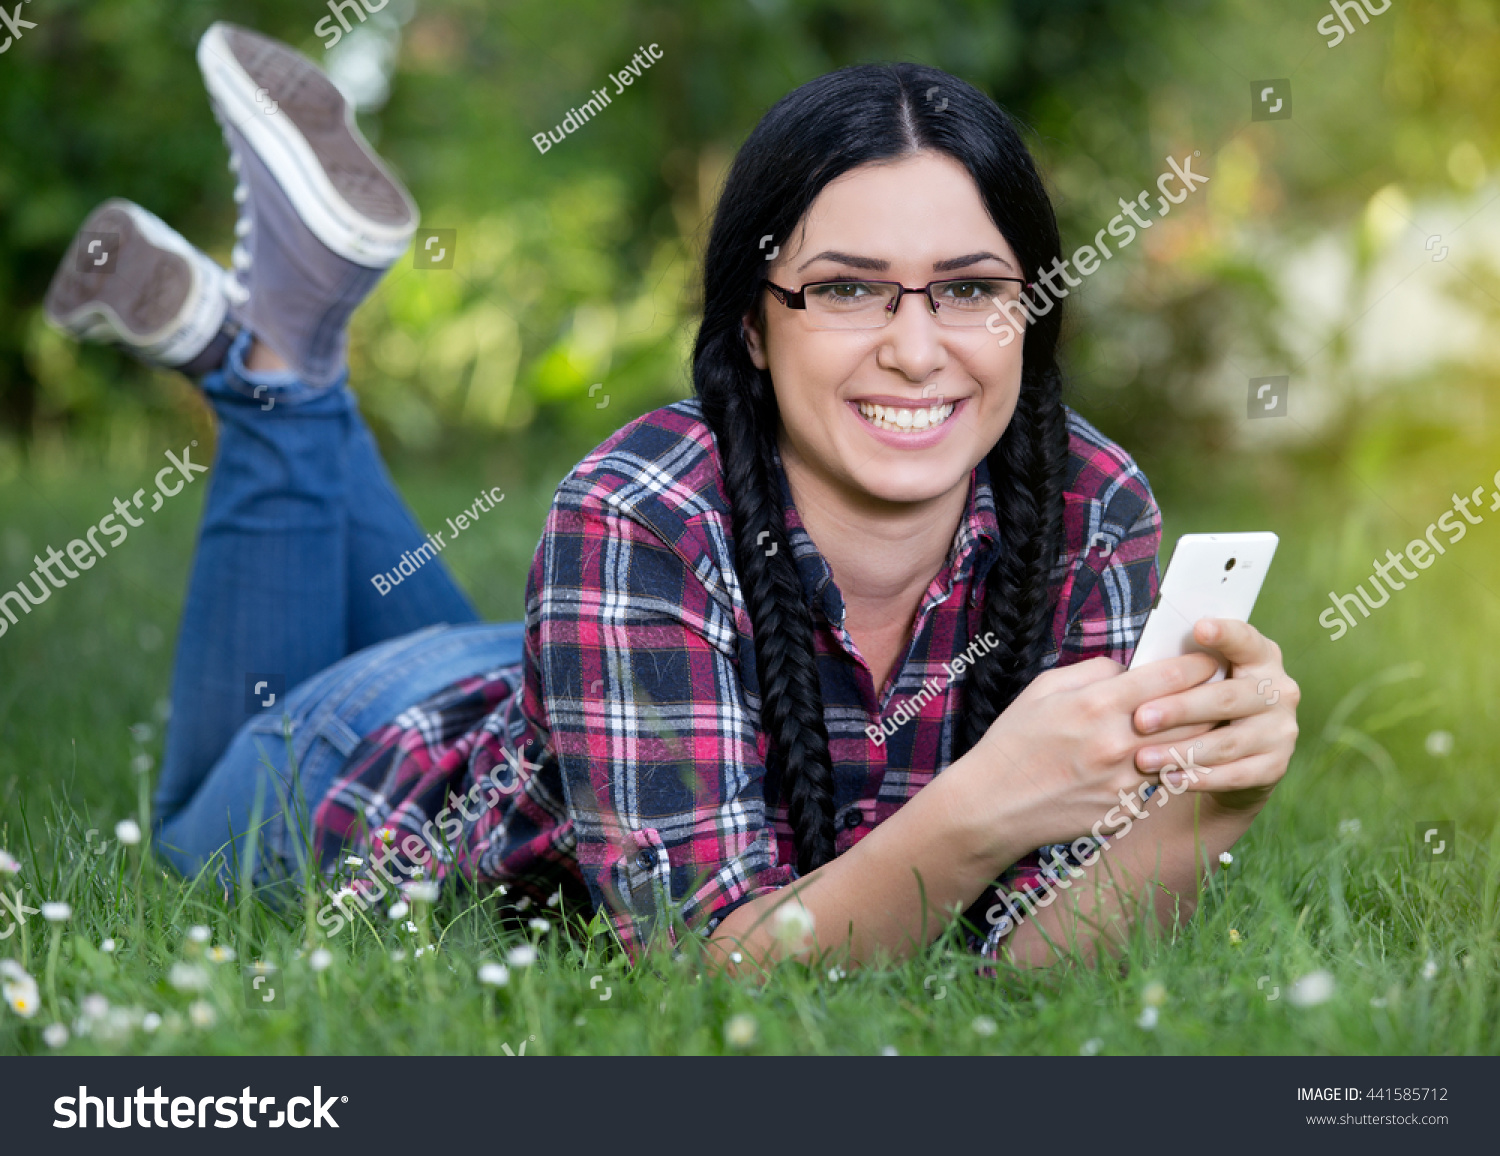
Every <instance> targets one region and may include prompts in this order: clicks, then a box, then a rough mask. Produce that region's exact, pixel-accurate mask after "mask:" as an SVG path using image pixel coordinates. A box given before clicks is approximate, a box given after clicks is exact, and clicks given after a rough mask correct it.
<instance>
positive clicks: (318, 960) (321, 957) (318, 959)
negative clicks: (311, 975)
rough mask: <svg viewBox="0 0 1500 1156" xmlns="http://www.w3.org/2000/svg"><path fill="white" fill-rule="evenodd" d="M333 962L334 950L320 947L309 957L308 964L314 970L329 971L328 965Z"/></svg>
mask: <svg viewBox="0 0 1500 1156" xmlns="http://www.w3.org/2000/svg"><path fill="white" fill-rule="evenodd" d="M332 962H333V952H331V951H329V950H328V949H327V948H326V947H320V948H318V949H317V950H316V951H315V952H313V953H312V954H311V955H309V956H308V957H307V966H308V967H310V968H312V969H313V970H314V971H327V970H328V965H329V964H331V963H332Z"/></svg>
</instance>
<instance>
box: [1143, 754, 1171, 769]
mask: <svg viewBox="0 0 1500 1156" xmlns="http://www.w3.org/2000/svg"><path fill="white" fill-rule="evenodd" d="M1166 761H1167V755H1166V752H1165V751H1157V750H1148V751H1142V752H1141V754H1140V758H1139V760H1138V762H1137V765H1138V766H1140V767H1141V769H1142V770H1147V771H1154V770H1155V769H1156V768H1157V767H1159V766H1161V765H1162V763H1164V762H1166Z"/></svg>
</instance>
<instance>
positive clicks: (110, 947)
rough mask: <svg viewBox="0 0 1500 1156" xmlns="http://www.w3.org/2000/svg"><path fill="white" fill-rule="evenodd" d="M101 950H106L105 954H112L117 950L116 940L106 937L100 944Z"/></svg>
mask: <svg viewBox="0 0 1500 1156" xmlns="http://www.w3.org/2000/svg"><path fill="white" fill-rule="evenodd" d="M99 950H100V951H102V952H104V954H105V955H112V954H113V953H114V950H115V941H114V940H113V939H106V940H105V941H104V942H103V943H101V944H100V945H99Z"/></svg>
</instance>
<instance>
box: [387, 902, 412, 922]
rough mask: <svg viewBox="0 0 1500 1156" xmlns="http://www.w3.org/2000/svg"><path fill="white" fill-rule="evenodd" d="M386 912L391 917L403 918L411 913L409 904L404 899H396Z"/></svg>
mask: <svg viewBox="0 0 1500 1156" xmlns="http://www.w3.org/2000/svg"><path fill="white" fill-rule="evenodd" d="M386 914H387V915H389V916H390V917H391V918H392V919H405V918H406V917H407V916H408V915H410V914H411V905H410V904H409V903H407V902H406V900H404V899H398V900H396V902H394V903H392V904H391V909H390V910H389V911H387V912H386Z"/></svg>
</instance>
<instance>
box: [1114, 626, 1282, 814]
mask: <svg viewBox="0 0 1500 1156" xmlns="http://www.w3.org/2000/svg"><path fill="white" fill-rule="evenodd" d="M1193 637H1194V638H1195V639H1197V641H1198V643H1199V644H1200V645H1202V646H1206V647H1209V648H1211V649H1213V650H1215V651H1217V652H1218V653H1219V654H1222V655H1223V656H1224V657H1225V658H1226V659H1227V660H1228V661H1229V663H1230V676H1229V677H1228V678H1226V679H1224V680H1222V681H1220V682H1212V683H1204V684H1202V685H1200V686H1195V687H1193V688H1191V689H1188V690H1183V691H1180V692H1176V693H1172V694H1169V695H1167V696H1164V697H1161V698H1153V699H1151V700H1150V701H1148V702H1145V703H1143V704H1142V705H1141V706H1140V707H1138V708H1137V709H1136V711H1135V729H1136V730H1137V731H1139V732H1140V733H1141V734H1142V735H1148V736H1150V738H1151V742H1150V743H1149V744H1147V745H1145V746H1142V747H1141V748H1140V749H1139V750H1138V751H1137V753H1136V758H1135V763H1136V767H1137V768H1138V769H1139V771H1140V773H1142V774H1145V775H1147V776H1152V775H1158V774H1161V775H1162V776H1163V777H1165V778H1166V779H1167V780H1168V782H1170V783H1171V784H1172V786H1173V787H1177V786H1179V785H1181V782H1182V778H1183V777H1184V771H1182V770H1180V769H1178V770H1173V769H1170V768H1172V767H1173V766H1174V765H1176V764H1178V763H1179V759H1178V757H1177V755H1178V754H1180V755H1181V756H1182V760H1187V761H1188V762H1187V765H1188V766H1189V767H1191V768H1192V771H1191V773H1187V774H1186V775H1185V777H1186V779H1187V789H1188V790H1191V791H1201V792H1203V793H1204V794H1205V795H1206V796H1207V799H1208V800H1209V801H1211V802H1212V803H1213V804H1214V805H1215V806H1217V807H1219V808H1221V809H1223V810H1226V811H1233V812H1237V813H1245V812H1248V813H1250V814H1251V815H1253V814H1254V813H1255V812H1257V811H1259V810H1260V808H1261V807H1262V806H1264V805H1265V801H1266V799H1267V798H1269V797H1270V794H1271V791H1272V790H1273V789H1275V786H1276V784H1277V783H1278V782H1280V781H1281V777H1282V775H1284V774H1286V768H1287V764H1288V762H1290V760H1291V757H1292V749H1293V748H1294V747H1295V745H1296V742H1297V704H1298V702H1300V701H1301V699H1302V691H1301V690H1300V689H1299V688H1298V686H1297V684H1296V682H1294V681H1293V680H1292V678H1291V676H1290V675H1289V674H1287V672H1286V670H1285V668H1284V667H1283V666H1282V665H1281V648H1280V647H1278V646H1277V645H1276V644H1275V643H1274V642H1272V641H1271V640H1270V639H1269V638H1267V637H1265V635H1263V634H1261V633H1260V631H1258V630H1256V629H1255V627H1253V626H1251V625H1250V624H1249V623H1246V622H1236V621H1234V620H1233V619H1228V618H1204V619H1200V620H1199V621H1198V623H1197V624H1196V625H1195V626H1194V628H1193ZM1171 661H1177V660H1175V659H1174V660H1171ZM1165 665H1166V663H1151V664H1149V665H1148V666H1145V667H1142V668H1141V673H1145V671H1147V670H1150V669H1151V667H1153V666H1165ZM1132 673H1135V672H1132ZM1205 724H1208V725H1211V726H1213V728H1214V729H1211V730H1209V731H1208V732H1207V733H1205V734H1203V735H1202V737H1201V738H1198V739H1195V740H1194V741H1193V742H1192V744H1190V746H1189V747H1183V746H1182V745H1179V744H1177V743H1176V742H1174V741H1173V740H1172V739H1169V738H1167V737H1166V736H1167V735H1168V734H1172V735H1176V734H1178V733H1180V732H1181V731H1182V729H1183V728H1185V727H1194V726H1197V727H1202V726H1204V725H1205ZM1173 746H1176V747H1177V754H1173V753H1172V751H1171V750H1170V749H1169V748H1170V747H1173ZM1163 768H1169V769H1167V770H1166V771H1165V772H1163ZM1195 780H1196V781H1195Z"/></svg>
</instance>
